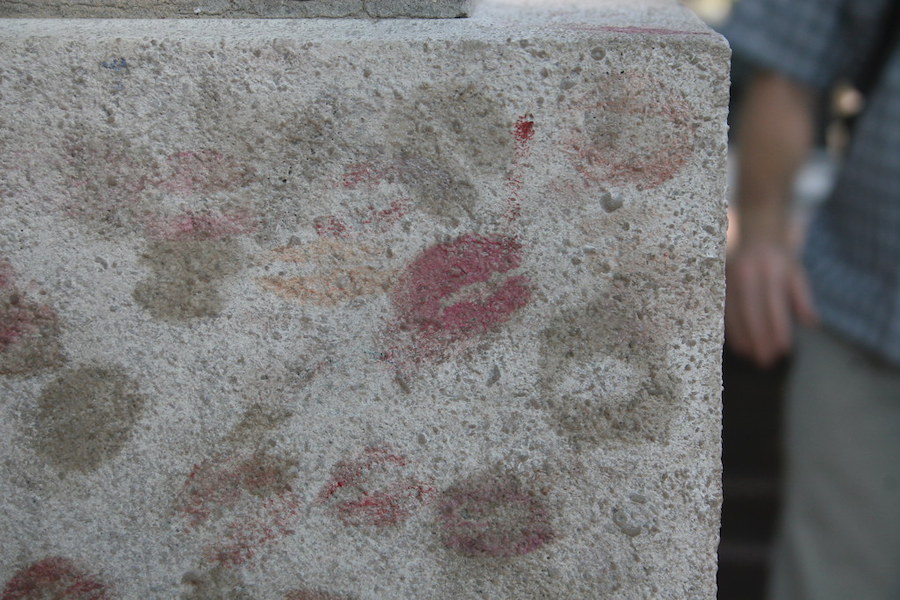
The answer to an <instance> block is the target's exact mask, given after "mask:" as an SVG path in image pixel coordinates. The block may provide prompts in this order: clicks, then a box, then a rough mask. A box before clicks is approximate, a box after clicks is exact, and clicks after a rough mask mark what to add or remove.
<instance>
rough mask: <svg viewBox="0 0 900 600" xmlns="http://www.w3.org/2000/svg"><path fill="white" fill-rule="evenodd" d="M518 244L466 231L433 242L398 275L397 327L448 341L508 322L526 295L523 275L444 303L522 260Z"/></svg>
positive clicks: (525, 280)
mask: <svg viewBox="0 0 900 600" xmlns="http://www.w3.org/2000/svg"><path fill="white" fill-rule="evenodd" d="M521 248H522V247H521V244H519V243H518V242H517V241H516V240H514V239H513V238H509V237H504V236H484V235H478V234H467V235H464V236H462V237H460V238H458V239H457V240H455V241H453V242H448V243H444V244H438V245H436V246H432V247H431V248H429V249H428V250H426V251H425V252H423V253H422V254H421V255H420V256H419V257H418V258H417V259H416V260H415V261H413V262H412V264H410V265H409V266H408V267H407V268H406V270H405V271H404V273H403V274H402V275H401V278H400V282H399V283H398V285H397V288H396V290H395V292H394V294H393V300H394V304H395V306H396V308H397V311H398V312H399V313H400V321H401V326H405V327H408V328H411V329H413V330H414V331H415V332H416V333H417V334H418V336H419V337H420V338H424V339H425V340H426V341H434V340H444V341H453V340H459V339H464V338H468V337H472V336H475V335H479V334H482V333H485V332H486V331H488V330H490V329H491V328H493V327H495V326H497V325H499V324H501V323H503V322H505V321H507V320H509V319H510V317H512V315H513V313H515V312H516V311H517V310H519V309H520V308H522V307H524V306H525V305H526V304H527V303H528V301H529V300H530V298H531V289H530V287H529V280H528V278H527V277H525V276H524V275H518V276H513V277H508V278H506V279H505V280H503V281H502V283H498V284H496V285H494V286H488V287H487V289H486V290H483V291H476V292H475V293H473V294H470V295H468V296H465V295H464V296H463V297H462V298H460V299H459V300H458V301H456V302H454V303H452V304H448V303H447V302H448V299H449V298H450V297H451V296H456V295H457V294H459V293H460V292H463V291H464V290H465V288H467V287H468V286H473V285H476V284H485V283H487V282H489V281H490V280H492V279H493V278H494V277H495V276H496V275H497V274H503V273H508V272H509V271H511V270H513V269H516V268H518V267H519V266H520V264H521Z"/></svg>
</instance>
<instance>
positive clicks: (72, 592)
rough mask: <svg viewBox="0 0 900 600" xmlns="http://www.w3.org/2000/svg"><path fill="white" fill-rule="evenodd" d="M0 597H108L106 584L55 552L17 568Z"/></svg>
mask: <svg viewBox="0 0 900 600" xmlns="http://www.w3.org/2000/svg"><path fill="white" fill-rule="evenodd" d="M0 598H2V600H41V599H42V598H53V599H54V600H109V599H110V595H109V592H108V590H107V586H106V585H104V584H103V583H101V582H100V581H98V580H97V579H95V578H94V577H92V576H91V575H88V574H86V573H84V572H83V571H81V570H79V569H78V568H77V567H76V566H75V564H74V563H73V562H72V561H70V560H68V559H66V558H62V557H59V556H50V557H47V558H45V559H43V560H41V561H39V562H36V563H34V564H33V565H31V566H29V567H27V568H25V569H22V570H20V571H19V572H17V573H16V574H15V575H13V577H12V579H10V580H9V581H8V582H7V584H6V587H4V588H3V596H2V597H0Z"/></svg>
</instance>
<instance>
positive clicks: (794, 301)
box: [791, 267, 819, 327]
mask: <svg viewBox="0 0 900 600" xmlns="http://www.w3.org/2000/svg"><path fill="white" fill-rule="evenodd" d="M791 305H792V306H793V309H794V313H795V314H796V315H797V318H798V319H799V320H800V322H801V323H802V324H803V325H806V326H807V327H815V326H816V325H818V324H819V313H818V311H816V307H815V305H814V304H813V299H812V291H811V289H810V286H809V280H808V279H807V278H806V272H805V271H804V270H803V269H802V268H799V267H798V268H796V269H795V270H794V273H793V276H792V277H791Z"/></svg>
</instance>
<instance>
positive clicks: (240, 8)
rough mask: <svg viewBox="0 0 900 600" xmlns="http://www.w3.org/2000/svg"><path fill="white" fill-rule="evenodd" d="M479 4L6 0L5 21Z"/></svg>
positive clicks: (277, 14)
mask: <svg viewBox="0 0 900 600" xmlns="http://www.w3.org/2000/svg"><path fill="white" fill-rule="evenodd" d="M477 2H478V0H193V1H189V0H41V1H40V2H34V1H30V0H0V18H10V17H21V18H47V17H51V18H67V19H68V18H95V19H106V18H129V19H151V18H152V19H183V18H191V17H221V18H232V19H234V18H259V19H296V18H313V17H325V18H342V17H347V18H378V19H382V18H424V19H453V18H457V17H467V16H469V15H470V14H471V12H472V9H473V7H474V6H475V4H477Z"/></svg>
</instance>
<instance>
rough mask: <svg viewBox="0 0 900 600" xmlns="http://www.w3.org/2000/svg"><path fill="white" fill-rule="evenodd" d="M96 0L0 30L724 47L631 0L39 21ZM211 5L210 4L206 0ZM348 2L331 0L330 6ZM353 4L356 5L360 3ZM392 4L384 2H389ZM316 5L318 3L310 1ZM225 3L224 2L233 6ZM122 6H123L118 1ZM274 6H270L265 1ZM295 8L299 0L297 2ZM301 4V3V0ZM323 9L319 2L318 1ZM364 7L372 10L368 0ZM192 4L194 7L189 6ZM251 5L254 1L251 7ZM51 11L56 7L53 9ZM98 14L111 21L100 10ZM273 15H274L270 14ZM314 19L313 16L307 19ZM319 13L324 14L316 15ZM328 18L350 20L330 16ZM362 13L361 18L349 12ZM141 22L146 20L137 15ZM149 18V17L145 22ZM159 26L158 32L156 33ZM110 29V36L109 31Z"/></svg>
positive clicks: (9, 5) (681, 20)
mask: <svg viewBox="0 0 900 600" xmlns="http://www.w3.org/2000/svg"><path fill="white" fill-rule="evenodd" d="M101 1H103V2H107V5H109V4H111V0H87V1H86V2H84V3H80V4H77V6H78V7H82V8H85V10H84V11H83V12H82V13H81V14H74V13H75V12H77V11H76V9H75V7H76V5H75V4H74V3H73V4H67V3H66V2H64V1H61V0H48V1H47V2H44V3H41V4H40V5H36V4H30V3H25V2H20V1H19V0H0V31H2V32H3V35H4V36H5V37H8V38H9V37H11V38H15V37H31V36H38V37H43V36H47V35H51V36H52V35H66V34H67V33H72V34H74V35H82V34H88V33H94V34H96V35H108V34H110V33H116V35H121V36H124V37H131V36H136V37H142V36H146V35H150V36H154V37H156V36H159V35H167V34H171V35H173V36H176V37H177V36H181V35H184V36H188V37H190V38H191V39H203V38H211V39H218V38H221V36H223V35H227V36H228V37H229V38H230V39H235V40H237V39H241V38H248V39H254V38H257V37H258V36H261V35H262V36H266V37H271V36H274V37H289V38H309V39H311V40H319V39H332V40H342V39H349V40H357V39H359V40H365V39H378V40H383V41H391V40H396V41H417V40H438V39H449V40H455V39H462V38H464V39H473V40H479V39H483V40H485V41H488V42H490V41H492V40H496V39H505V38H507V37H509V36H510V35H515V34H520V33H528V34H529V35H531V36H535V37H544V38H547V39H553V40H558V41H564V40H566V39H570V38H571V39H574V38H582V37H623V36H624V37H629V38H632V37H636V36H637V37H648V36H649V37H653V38H656V37H660V36H662V37H666V38H670V37H673V36H675V37H684V36H688V37H690V38H696V39H703V38H706V39H710V38H715V39H716V40H717V45H721V46H724V45H725V44H724V41H722V38H721V36H720V35H718V34H716V33H715V32H714V31H712V30H710V29H709V28H708V27H707V26H706V25H705V24H704V23H703V22H702V21H701V20H700V19H698V18H697V17H696V16H695V15H694V14H693V13H691V12H690V11H688V10H686V9H684V8H683V7H681V6H680V5H679V4H678V3H676V2H670V1H669V0H635V1H633V2H628V3H626V2H622V1H620V0H568V1H556V2H551V1H550V0H507V2H504V3H499V2H480V1H479V0H446V1H444V0H437V1H434V0H396V5H399V4H401V3H402V2H407V3H409V4H410V5H411V4H412V3H413V2H416V1H418V2H419V3H420V4H423V5H424V4H426V3H428V4H431V3H432V2H434V5H435V6H436V5H437V4H444V5H447V6H449V5H451V4H455V5H458V6H464V5H465V6H467V7H470V8H471V7H472V6H474V5H475V4H477V5H478V6H477V9H476V10H475V11H474V12H472V14H471V15H470V16H471V18H467V19H450V20H447V19H421V20H420V19H386V20H376V19H300V20H287V19H284V20H273V19H243V20H241V21H240V24H239V25H237V24H235V25H232V22H231V19H211V20H204V21H203V23H202V25H200V23H198V20H197V19H192V18H184V19H183V18H181V17H188V16H197V15H199V16H204V15H205V16H220V17H240V16H244V17H247V16H254V15H251V14H249V13H247V12H243V13H238V12H220V13H218V14H215V15H213V14H212V13H203V12H199V13H195V11H194V10H193V8H192V9H191V11H190V12H189V13H185V14H181V13H168V16H172V17H177V18H172V19H167V20H166V21H165V25H164V26H163V23H162V21H160V20H159V18H158V17H160V16H165V15H163V14H162V13H161V11H157V12H156V13H155V14H151V13H150V12H149V11H148V10H147V9H146V8H145V9H144V11H143V12H142V10H141V9H140V8H139V7H142V6H143V7H148V6H151V5H153V4H157V5H159V4H161V3H160V2H158V1H156V2H151V1H150V0H140V1H136V2H133V3H130V4H129V6H130V7H131V8H128V9H127V10H126V9H125V8H122V9H121V11H120V12H118V13H116V15H115V16H123V17H124V16H128V17H135V18H129V19H122V20H120V21H119V24H118V25H116V24H114V22H111V21H102V20H94V19H73V20H69V19H59V20H53V21H48V20H46V19H44V18H40V17H51V16H66V17H87V16H97V17H99V16H100V15H99V14H94V13H93V12H92V8H87V7H88V6H90V7H94V6H98V5H100V3H101ZM208 1H211V0H208ZM345 1H353V0H337V1H336V2H334V3H333V4H334V5H335V6H336V5H337V4H339V3H341V2H345ZM359 1H360V2H361V1H362V0H359ZM390 1H393V0H384V2H385V3H386V2H390ZM312 2H318V0H311V2H310V4H312ZM237 3H238V2H237V0H232V2H231V4H232V5H235V4H237ZM241 3H242V4H249V3H250V2H249V0H241ZM123 4H124V3H123ZM270 4H272V5H274V4H275V1H274V0H270ZM298 4H299V3H298ZM302 4H304V5H305V4H307V2H302ZM322 4H323V5H324V2H322ZM366 4H367V6H370V7H371V6H372V5H373V2H372V0H369V1H368V2H367V3H366ZM194 5H195V6H196V3H195V4H194ZM255 5H256V6H257V7H258V6H259V5H260V3H259V2H257V3H256V4H255ZM64 6H69V7H72V11H71V12H69V11H68V9H67V12H66V13H65V14H62V13H51V9H53V10H56V9H60V10H62V9H61V7H64ZM54 7H55V8H54ZM106 13H107V14H105V15H104V16H114V15H113V14H111V13H110V11H106ZM255 16H257V17H260V16H263V15H262V11H257V13H256V15H255ZM269 16H274V15H269ZM308 16H314V15H308ZM322 16H324V15H322ZM333 16H354V15H341V14H337V11H335V14H334V15H333ZM355 16H366V15H355ZM8 17H32V18H34V19H35V20H34V21H33V22H29V20H28V19H27V18H16V19H15V20H10V21H7V22H6V23H5V24H4V23H3V21H2V18H8ZM138 17H145V18H138ZM150 17H156V18H150ZM162 27H164V28H163V29H161V28H162ZM113 30H115V31H113Z"/></svg>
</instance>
